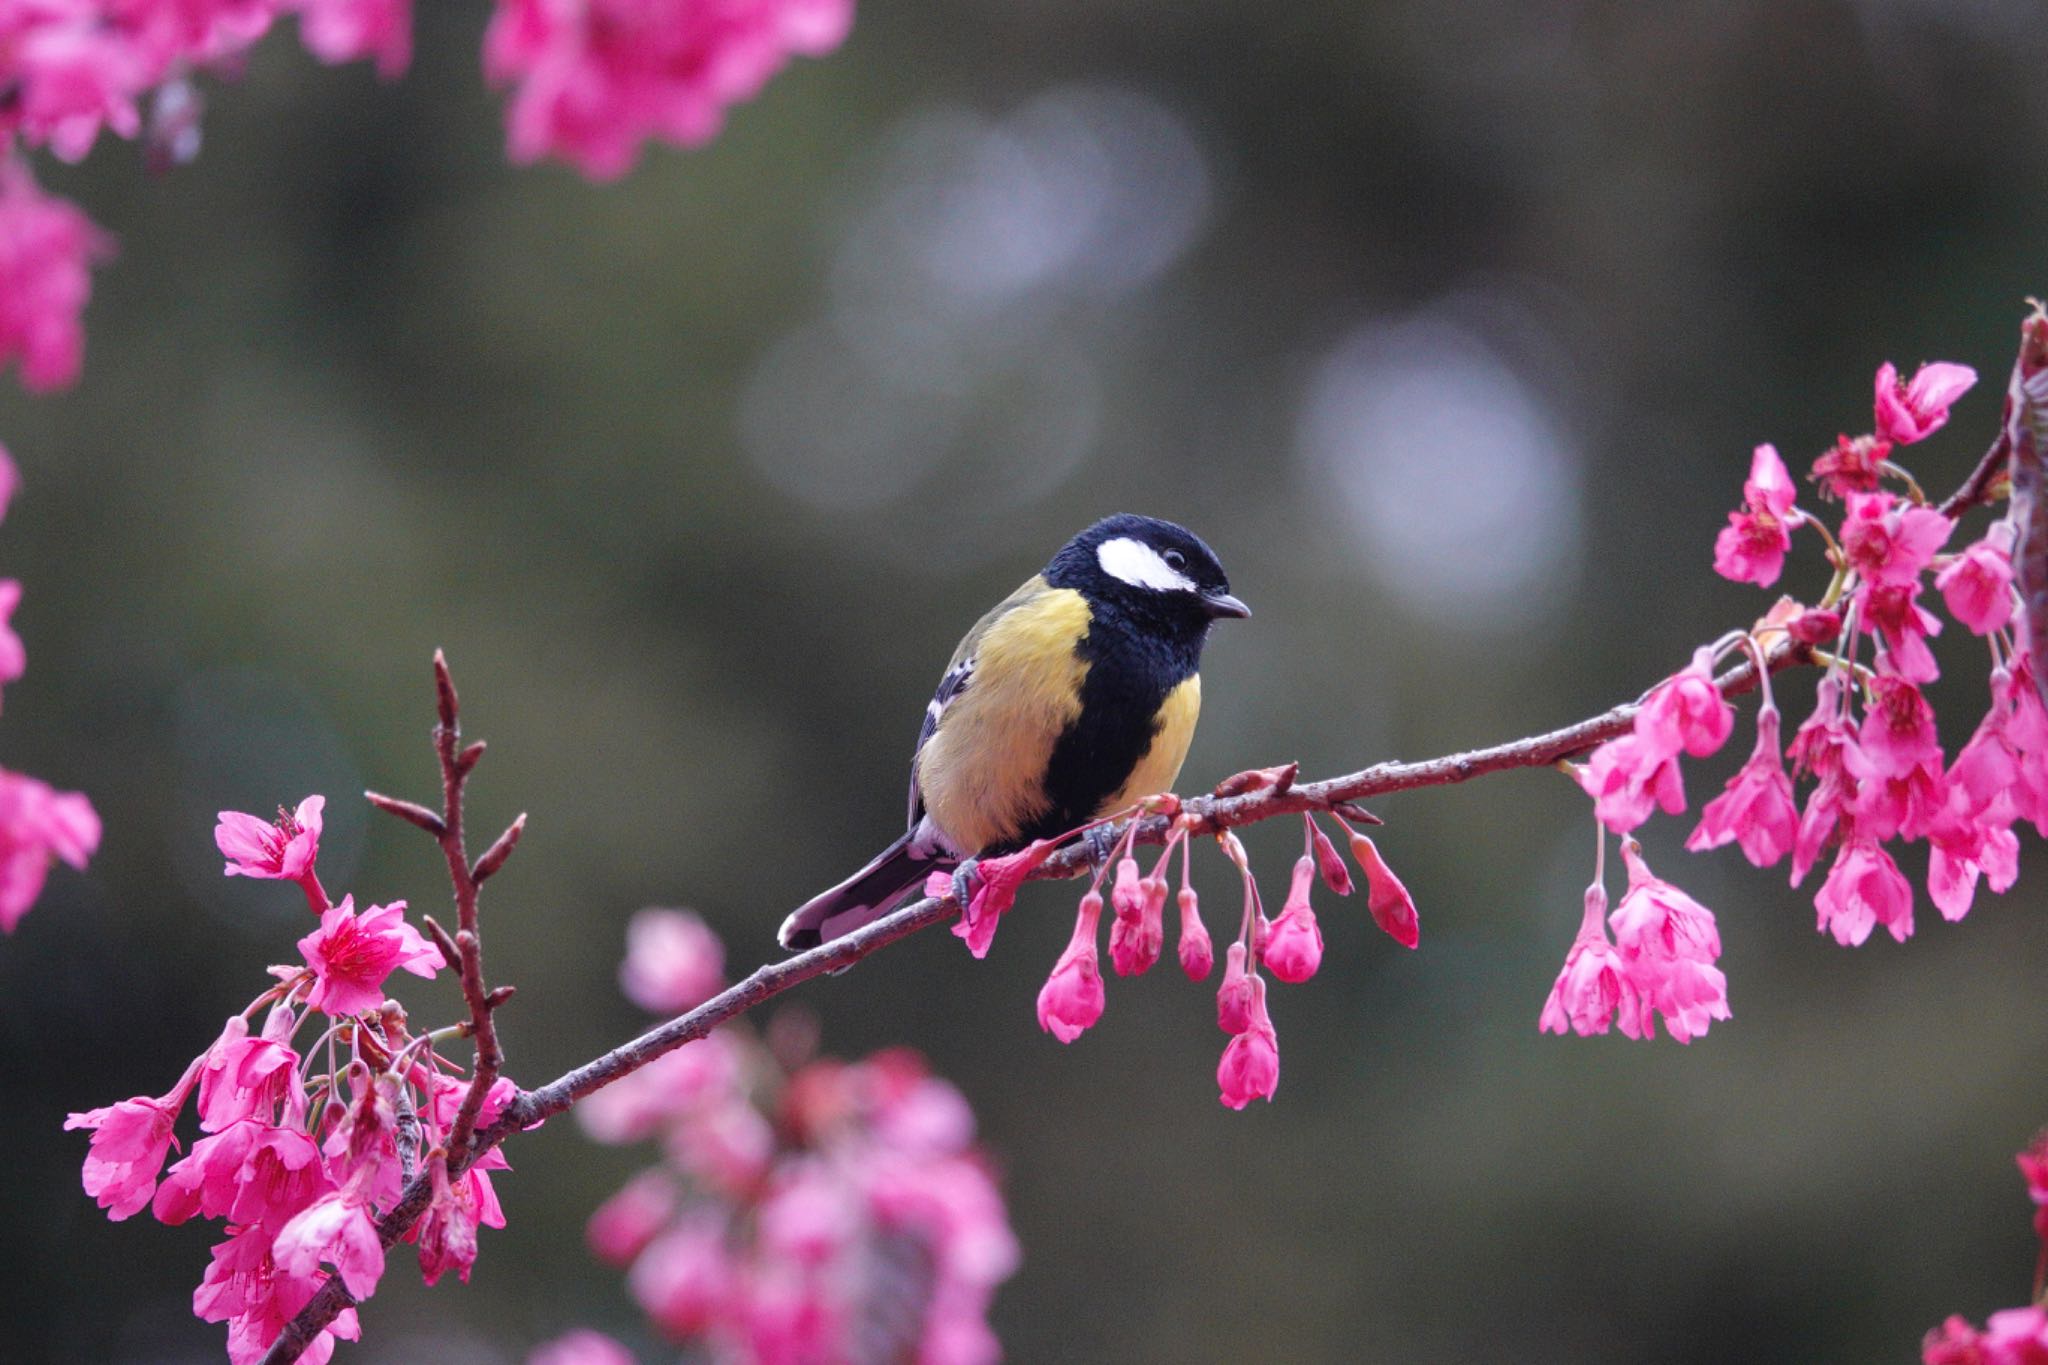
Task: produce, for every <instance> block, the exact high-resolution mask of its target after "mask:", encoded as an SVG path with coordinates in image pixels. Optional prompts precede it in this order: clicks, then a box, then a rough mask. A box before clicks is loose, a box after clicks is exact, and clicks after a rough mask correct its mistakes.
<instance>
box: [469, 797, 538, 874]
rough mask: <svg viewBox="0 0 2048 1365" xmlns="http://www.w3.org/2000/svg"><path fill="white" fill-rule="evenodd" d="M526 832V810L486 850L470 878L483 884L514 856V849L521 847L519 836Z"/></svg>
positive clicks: (471, 872) (471, 871)
mask: <svg viewBox="0 0 2048 1365" xmlns="http://www.w3.org/2000/svg"><path fill="white" fill-rule="evenodd" d="M525 832H526V812H525V811H521V812H519V818H518V819H517V820H514V821H513V822H512V823H511V825H510V826H508V827H507V828H506V830H505V832H504V833H503V834H500V835H499V836H498V839H497V842H496V843H494V844H492V845H491V846H490V847H489V848H487V849H485V850H484V856H483V857H481V858H478V859H477V860H476V866H475V867H473V868H471V869H470V871H469V876H470V880H472V881H474V882H476V883H477V884H478V885H482V884H483V883H484V882H485V881H487V880H489V879H490V876H491V874H492V873H494V872H496V871H497V870H498V869H499V868H501V867H503V866H504V865H505V860H506V859H507V858H509V857H511V856H512V850H513V849H515V848H517V847H519V836H520V835H521V834H523V833H525Z"/></svg>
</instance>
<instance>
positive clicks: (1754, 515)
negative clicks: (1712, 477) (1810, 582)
mask: <svg viewBox="0 0 2048 1365" xmlns="http://www.w3.org/2000/svg"><path fill="white" fill-rule="evenodd" d="M1797 492H1798V490H1797V489H1796V488H1794V487H1793V484H1792V476H1791V475H1790V474H1789V473H1787V472H1786V470H1785V462H1784V461H1783V460H1781V459H1779V458H1778V450H1777V447H1776V446H1772V445H1760V446H1758V447H1757V448H1756V451H1755V453H1754V454H1753V455H1752V456H1751V457H1750V463H1749V479H1748V481H1747V482H1745V483H1744V484H1743V485H1742V510H1741V511H1739V512H1730V513H1729V514H1728V524H1727V525H1726V526H1724V527H1723V528H1721V533H1720V535H1718V536H1716V537H1715V538H1714V572H1716V573H1718V574H1720V575H1721V576H1722V577H1723V578H1728V579H1732V580H1734V581H1735V582H1737V583H1754V584H1756V585H1757V586H1758V587H1760V588H1767V587H1769V586H1770V585H1771V584H1773V583H1775V582H1777V581H1778V575H1779V574H1780V573H1781V572H1783V571H1784V568H1785V555H1786V553H1787V552H1788V551H1789V550H1791V548H1792V531H1791V526H1792V523H1791V521H1790V520H1788V518H1787V516H1786V514H1787V513H1789V512H1791V510H1792V501H1793V498H1794V497H1795V496H1796V494H1797Z"/></svg>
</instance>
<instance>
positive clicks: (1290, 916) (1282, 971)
mask: <svg viewBox="0 0 2048 1365" xmlns="http://www.w3.org/2000/svg"><path fill="white" fill-rule="evenodd" d="M1315 878H1316V864H1315V859H1314V858H1313V857H1311V856H1309V855H1308V854H1306V853H1304V854H1303V855H1302V856H1301V857H1299V858H1297V859H1295V861H1294V876H1293V881H1292V884H1291V885H1290V886H1289V888H1288V891H1287V903H1286V904H1285V905H1284V906H1283V907H1282V908H1281V911H1280V914H1279V917H1278V918H1277V919H1275V920H1274V921H1273V931H1272V934H1271V936H1270V937H1269V938H1268V939H1267V940H1266V946H1265V948H1264V949H1263V950H1262V951H1261V952H1260V955H1259V957H1260V960H1261V961H1262V962H1264V963H1265V964H1266V966H1267V967H1268V968H1269V969H1270V970H1271V971H1272V973H1273V975H1274V976H1275V977H1277V978H1279V979H1280V980H1282V981H1285V982H1287V983H1289V984H1290V985H1299V984H1300V983H1301V982H1304V981H1306V980H1308V979H1309V978H1310V977H1312V976H1314V975H1315V974H1316V969H1317V968H1318V967H1320V966H1321V965H1322V962H1323V931H1322V928H1321V926H1319V925H1318V924H1317V923H1316V912H1315V910H1314V909H1313V908H1312V907H1311V906H1310V905H1309V898H1308V897H1309V887H1310V886H1312V885H1314V883H1315Z"/></svg>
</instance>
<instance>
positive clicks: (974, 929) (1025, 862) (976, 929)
mask: <svg viewBox="0 0 2048 1365" xmlns="http://www.w3.org/2000/svg"><path fill="white" fill-rule="evenodd" d="M1055 846H1056V841H1055V840H1052V839H1034V840H1033V841H1032V842H1031V843H1029V844H1028V845H1026V846H1025V847H1023V848H1020V849H1018V850H1017V851H1016V852H1015V853H1010V854H1005V855H1003V856H1002V857H999V858H982V859H980V860H978V861H977V862H976V863H975V864H974V894H973V895H972V896H971V897H969V898H968V902H967V904H966V905H965V906H963V907H961V910H960V922H959V923H958V924H956V925H954V926H953V935H954V937H956V938H959V939H963V940H965V941H966V944H967V951H968V952H970V953H972V954H974V955H975V956H976V957H987V956H988V949H989V945H990V944H991V943H993V942H994V941H995V936H996V926H997V925H998V924H1000V923H1001V922H1002V918H1003V916H1004V915H1005V914H1007V913H1008V912H1009V909H1010V907H1011V906H1012V905H1015V904H1016V903H1017V890H1018V888H1019V887H1021V886H1023V885H1024V883H1025V881H1026V880H1027V879H1028V878H1029V877H1030V875H1031V872H1032V870H1033V869H1035V868H1036V867H1037V866H1038V865H1039V864H1040V863H1042V862H1044V861H1045V860H1046V859H1047V858H1048V857H1050V856H1051V855H1052V851H1053V849H1054V847H1055ZM943 876H944V874H943V873H934V874H933V876H932V878H931V880H932V881H938V880H939V879H940V878H941V877H943ZM951 889H952V884H951V880H950V879H947V880H946V881H945V882H944V883H943V884H942V885H941V887H940V889H939V892H938V894H941V895H943V894H946V893H947V892H949V891H951ZM925 894H926V895H931V894H933V892H932V891H931V889H930V887H927V888H926V892H925Z"/></svg>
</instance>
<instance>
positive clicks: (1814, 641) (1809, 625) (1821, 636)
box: [1785, 607, 1842, 645]
mask: <svg viewBox="0 0 2048 1365" xmlns="http://www.w3.org/2000/svg"><path fill="white" fill-rule="evenodd" d="M1785 633H1786V634H1787V635H1790V636H1791V637H1792V638H1793V639H1795V640H1797V641H1798V642H1799V643H1800V644H1802V645H1824V644H1826V643H1827V642H1828V641H1830V640H1832V639H1834V638H1835V637H1836V636H1837V635H1840V634H1841V633H1842V613H1840V612H1838V611H1833V610H1830V609H1827V608H1824V607H1809V608H1807V609H1806V610H1805V611H1803V612H1801V613H1800V614H1799V615H1797V616H1795V617H1793V618H1792V622H1791V624H1789V625H1787V626H1786V627H1785Z"/></svg>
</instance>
